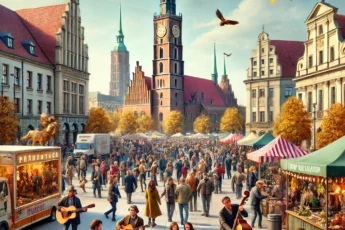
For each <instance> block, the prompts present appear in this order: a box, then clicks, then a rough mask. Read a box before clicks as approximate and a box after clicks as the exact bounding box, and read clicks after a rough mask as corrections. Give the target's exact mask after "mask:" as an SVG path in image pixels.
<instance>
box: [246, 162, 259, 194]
mask: <svg viewBox="0 0 345 230" xmlns="http://www.w3.org/2000/svg"><path fill="white" fill-rule="evenodd" d="M257 181H258V174H257V172H256V167H255V166H254V165H253V166H250V168H249V175H248V189H249V191H251V190H252V188H253V187H255V185H256V182H257Z"/></svg>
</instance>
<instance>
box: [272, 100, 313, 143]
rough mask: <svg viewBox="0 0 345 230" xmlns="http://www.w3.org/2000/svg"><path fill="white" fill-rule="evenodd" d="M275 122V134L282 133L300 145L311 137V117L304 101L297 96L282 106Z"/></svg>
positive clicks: (287, 138)
mask: <svg viewBox="0 0 345 230" xmlns="http://www.w3.org/2000/svg"><path fill="white" fill-rule="evenodd" d="M281 111H282V113H280V114H278V116H277V120H276V122H274V127H273V129H274V133H275V135H282V136H283V137H284V138H285V139H286V140H288V141H290V142H292V143H294V144H295V145H298V146H300V145H301V144H302V141H304V140H309V139H310V137H311V124H312V122H311V119H310V115H309V113H308V112H307V111H306V110H305V106H304V105H303V103H302V102H301V101H300V100H298V99H297V98H296V97H290V98H289V99H288V100H287V101H286V102H285V103H284V104H283V106H282V110H281Z"/></svg>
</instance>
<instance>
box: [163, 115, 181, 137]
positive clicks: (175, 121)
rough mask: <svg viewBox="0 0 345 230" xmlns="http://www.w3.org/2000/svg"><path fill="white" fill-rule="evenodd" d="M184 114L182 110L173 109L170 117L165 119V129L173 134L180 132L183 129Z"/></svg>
mask: <svg viewBox="0 0 345 230" xmlns="http://www.w3.org/2000/svg"><path fill="white" fill-rule="evenodd" d="M183 125H184V124H183V115H182V113H181V112H180V111H176V110H174V111H171V112H170V113H169V115H168V118H167V119H166V120H165V121H164V131H165V132H166V133H167V134H170V135H173V134H175V133H180V132H182V130H183Z"/></svg>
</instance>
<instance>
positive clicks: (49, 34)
mask: <svg viewBox="0 0 345 230" xmlns="http://www.w3.org/2000/svg"><path fill="white" fill-rule="evenodd" d="M65 9H66V5H65V4H60V5H54V6H45V7H39V8H32V9H22V10H17V11H16V12H17V14H18V15H19V16H20V17H21V18H22V21H23V22H24V24H25V26H26V27H27V28H28V29H29V30H30V32H31V34H32V35H33V37H34V38H35V40H36V41H37V42H38V44H39V45H40V46H41V47H42V49H43V51H44V52H45V54H46V55H47V56H48V58H49V60H50V62H52V63H54V62H55V45H56V33H57V32H58V30H59V28H61V26H62V15H63V13H64V12H65Z"/></svg>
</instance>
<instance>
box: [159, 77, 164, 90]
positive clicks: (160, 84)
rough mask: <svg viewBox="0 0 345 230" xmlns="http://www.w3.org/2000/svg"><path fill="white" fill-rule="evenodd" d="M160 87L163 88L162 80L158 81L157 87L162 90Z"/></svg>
mask: <svg viewBox="0 0 345 230" xmlns="http://www.w3.org/2000/svg"><path fill="white" fill-rule="evenodd" d="M162 86H163V80H162V79H160V80H159V87H161V88H162Z"/></svg>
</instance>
